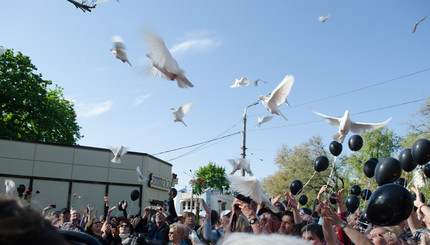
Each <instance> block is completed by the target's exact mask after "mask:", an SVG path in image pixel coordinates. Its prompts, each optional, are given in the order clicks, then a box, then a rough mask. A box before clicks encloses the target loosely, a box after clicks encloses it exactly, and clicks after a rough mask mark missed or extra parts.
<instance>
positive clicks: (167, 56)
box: [144, 31, 194, 88]
mask: <svg viewBox="0 0 430 245" xmlns="http://www.w3.org/2000/svg"><path fill="white" fill-rule="evenodd" d="M145 40H146V42H147V44H148V48H149V53H148V54H147V55H146V56H148V58H149V59H150V60H151V63H150V64H148V65H146V66H145V70H144V74H145V75H146V76H147V77H163V78H165V79H167V80H171V81H173V80H175V79H176V81H177V82H178V86H179V87H180V88H188V87H194V85H193V84H192V83H191V82H190V81H188V79H187V78H186V77H185V75H184V70H182V69H181V68H179V65H178V63H177V62H176V60H175V59H174V58H173V57H172V54H171V53H170V51H169V50H168V49H167V48H166V45H165V44H164V41H163V40H162V39H161V38H160V37H159V36H158V35H157V34H155V33H154V32H150V31H145Z"/></svg>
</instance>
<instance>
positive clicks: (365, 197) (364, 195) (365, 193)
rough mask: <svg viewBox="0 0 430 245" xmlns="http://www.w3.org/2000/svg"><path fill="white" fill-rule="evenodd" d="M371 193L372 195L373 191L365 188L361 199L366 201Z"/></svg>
mask: <svg viewBox="0 0 430 245" xmlns="http://www.w3.org/2000/svg"><path fill="white" fill-rule="evenodd" d="M371 195H372V191H370V190H369V189H364V190H363V191H362V192H361V199H363V200H364V201H366V200H369V198H370V196H371Z"/></svg>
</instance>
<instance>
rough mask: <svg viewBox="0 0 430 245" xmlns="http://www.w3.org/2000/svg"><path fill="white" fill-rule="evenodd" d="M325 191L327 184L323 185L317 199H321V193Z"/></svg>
mask: <svg viewBox="0 0 430 245" xmlns="http://www.w3.org/2000/svg"><path fill="white" fill-rule="evenodd" d="M324 192H327V185H323V186H321V188H320V191H319V192H318V195H317V199H319V200H321V195H322V194H323V193H324Z"/></svg>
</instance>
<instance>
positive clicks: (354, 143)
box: [348, 134, 363, 151]
mask: <svg viewBox="0 0 430 245" xmlns="http://www.w3.org/2000/svg"><path fill="white" fill-rule="evenodd" d="M348 146H349V149H351V151H359V150H360V149H361V147H363V138H361V136H360V135H358V134H356V135H353V136H351V137H350V138H349V140H348Z"/></svg>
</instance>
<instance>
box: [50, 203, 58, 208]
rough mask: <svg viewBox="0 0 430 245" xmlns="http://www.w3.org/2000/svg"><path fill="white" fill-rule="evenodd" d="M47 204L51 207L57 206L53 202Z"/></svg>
mask: <svg viewBox="0 0 430 245" xmlns="http://www.w3.org/2000/svg"><path fill="white" fill-rule="evenodd" d="M49 206H50V207H52V208H56V207H57V205H55V204H49Z"/></svg>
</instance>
